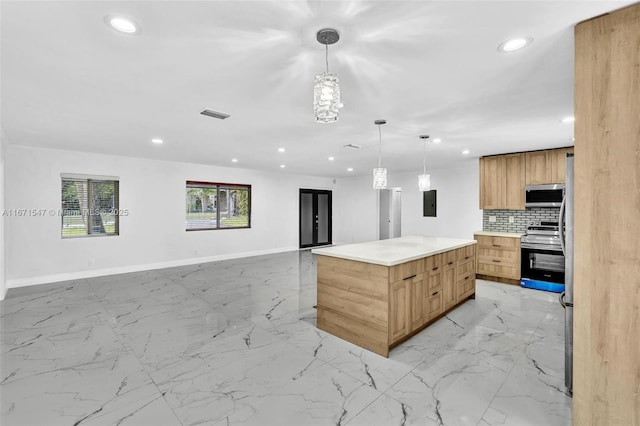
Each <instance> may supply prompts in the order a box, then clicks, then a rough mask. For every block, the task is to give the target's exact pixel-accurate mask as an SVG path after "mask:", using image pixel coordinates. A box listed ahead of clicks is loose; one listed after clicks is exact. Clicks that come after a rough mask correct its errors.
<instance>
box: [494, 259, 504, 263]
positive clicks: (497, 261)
mask: <svg viewBox="0 0 640 426" xmlns="http://www.w3.org/2000/svg"><path fill="white" fill-rule="evenodd" d="M492 262H495V263H500V262H502V261H501V260H495V259H493V260H492Z"/></svg>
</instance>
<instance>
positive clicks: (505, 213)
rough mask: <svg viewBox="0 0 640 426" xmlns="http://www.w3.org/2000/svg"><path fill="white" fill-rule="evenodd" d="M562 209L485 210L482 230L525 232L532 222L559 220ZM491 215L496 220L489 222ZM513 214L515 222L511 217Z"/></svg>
mask: <svg viewBox="0 0 640 426" xmlns="http://www.w3.org/2000/svg"><path fill="white" fill-rule="evenodd" d="M559 213H560V209H559V208H556V207H537V208H529V209H527V210H483V211H482V230H483V231H493V232H518V233H524V232H525V231H526V230H527V225H529V224H530V223H532V222H557V221H558V215H559ZM489 216H495V217H496V221H495V222H489ZM510 216H513V223H509V217H510Z"/></svg>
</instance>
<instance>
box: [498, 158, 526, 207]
mask: <svg viewBox="0 0 640 426" xmlns="http://www.w3.org/2000/svg"><path fill="white" fill-rule="evenodd" d="M503 157H504V160H503V161H504V166H503V177H502V181H503V190H502V204H501V205H502V207H501V208H503V209H506V210H524V187H525V155H524V154H509V155H504V156H503Z"/></svg>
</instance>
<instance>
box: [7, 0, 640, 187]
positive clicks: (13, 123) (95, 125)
mask: <svg viewBox="0 0 640 426" xmlns="http://www.w3.org/2000/svg"><path fill="white" fill-rule="evenodd" d="M631 3H634V2H633V1H494V2H487V1H466V2H463V1H450V0H449V1H300V0H299V1H239V0H233V1H194V2H186V1H136V2H133V1H132V2H129V1H106V2H102V1H44V2H34V1H25V0H21V1H7V0H3V1H2V4H1V6H0V7H1V9H0V19H1V61H0V66H1V69H0V70H1V90H2V92H1V97H2V105H1V106H2V109H1V123H0V124H1V126H2V129H3V130H4V132H5V135H6V137H7V140H8V142H9V143H10V144H17V145H31V146H41V147H48V148H59V149H68V150H78V151H89V152H98V153H107V154H117V155H125V156H134V157H143V158H152V159H162V160H175V161H185V162H193V163H205V164H212V165H221V166H229V167H240V168H249V169H257V170H265V171H275V172H278V173H296V174H309V175H321V176H330V177H341V176H348V175H352V174H370V173H371V169H372V168H373V167H376V165H377V161H378V160H377V154H378V129H377V127H376V126H375V125H374V124H373V121H374V120H376V119H379V118H383V119H386V120H387V123H388V124H386V125H385V126H383V127H382V145H383V146H382V165H383V166H384V167H387V168H388V169H389V173H393V172H403V171H411V170H415V171H416V173H418V172H419V171H420V170H421V168H422V156H423V145H422V142H421V141H420V139H419V135H420V134H429V135H431V137H432V138H435V137H439V138H442V140H443V142H442V143H441V144H439V145H433V144H430V145H429V146H428V157H427V166H428V167H429V168H433V167H451V166H454V165H455V164H457V163H459V162H461V161H477V160H475V159H476V158H477V157H479V156H482V155H487V154H495V153H504V152H514V151H523V150H533V149H541V148H551V147H562V146H569V145H572V144H573V143H572V141H571V138H572V137H573V125H572V124H563V123H561V121H560V120H561V119H562V118H563V117H565V116H570V115H572V114H573V26H574V25H575V24H576V23H578V22H580V21H582V20H585V19H588V18H591V17H593V16H597V15H599V14H602V13H605V12H607V11H611V10H615V9H617V8H620V7H622V6H624V5H628V4H631ZM110 14H115V15H124V16H128V17H130V18H132V19H134V20H135V21H137V22H138V23H139V25H140V26H141V32H140V33H139V34H137V35H125V34H121V33H117V32H116V31H114V30H113V29H111V28H110V27H108V26H107V25H106V24H105V23H104V18H105V16H106V15H110ZM324 27H331V28H335V29H337V30H338V32H339V33H340V37H341V38H340V41H339V42H338V43H336V44H334V45H332V46H330V47H329V69H330V71H332V72H335V73H337V74H338V76H339V78H340V81H341V90H342V102H343V103H344V105H345V106H344V108H343V109H342V110H341V115H340V120H339V121H338V122H336V123H331V124H320V123H316V122H315V121H314V119H313V105H312V103H313V80H314V76H315V74H317V73H319V72H322V71H323V70H324V67H325V63H324V60H325V58H324V53H325V52H324V45H321V44H320V43H318V41H317V40H316V32H317V31H318V30H320V29H321V28H324ZM518 35H526V36H531V37H533V38H534V41H533V43H532V44H531V45H530V46H529V47H527V48H525V49H523V50H521V51H518V52H515V53H511V54H505V53H498V52H497V46H498V45H499V44H500V43H501V42H502V41H503V40H505V39H507V38H509V37H512V36H518ZM205 108H210V109H214V110H217V111H222V112H226V113H229V114H231V118H229V119H227V120H224V121H221V120H216V119H213V118H209V117H205V116H202V115H200V114H199V113H200V111H201V110H203V109H205ZM155 137H159V138H162V139H163V140H164V144H162V145H154V144H152V143H151V142H150V140H151V138H155ZM349 143H353V144H357V145H361V146H362V148H361V149H359V150H354V149H349V148H343V146H344V145H346V144H349ZM279 147H284V148H286V152H284V153H279V152H278V151H277V149H278V148H279ZM465 148H466V149H469V150H470V151H471V153H470V154H469V155H468V156H463V155H462V154H461V151H462V150H463V149H465ZM329 156H333V157H335V161H333V162H330V161H328V160H327V158H328V157H329ZM232 158H237V159H238V160H239V161H238V163H235V164H234V163H231V159H232ZM280 164H285V165H286V168H285V169H281V168H280V167H279V166H280ZM347 167H353V168H354V171H353V172H351V173H349V172H347V171H346V169H347Z"/></svg>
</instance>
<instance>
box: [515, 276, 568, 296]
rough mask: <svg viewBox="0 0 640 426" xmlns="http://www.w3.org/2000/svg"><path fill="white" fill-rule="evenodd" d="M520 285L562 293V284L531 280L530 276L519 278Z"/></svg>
mask: <svg viewBox="0 0 640 426" xmlns="http://www.w3.org/2000/svg"><path fill="white" fill-rule="evenodd" d="M520 286H521V287H524V288H533V289H536V290H544V291H552V292H554V293H562V292H563V291H564V284H558V283H550V282H547V281H538V280H532V279H531V278H521V279H520Z"/></svg>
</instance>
